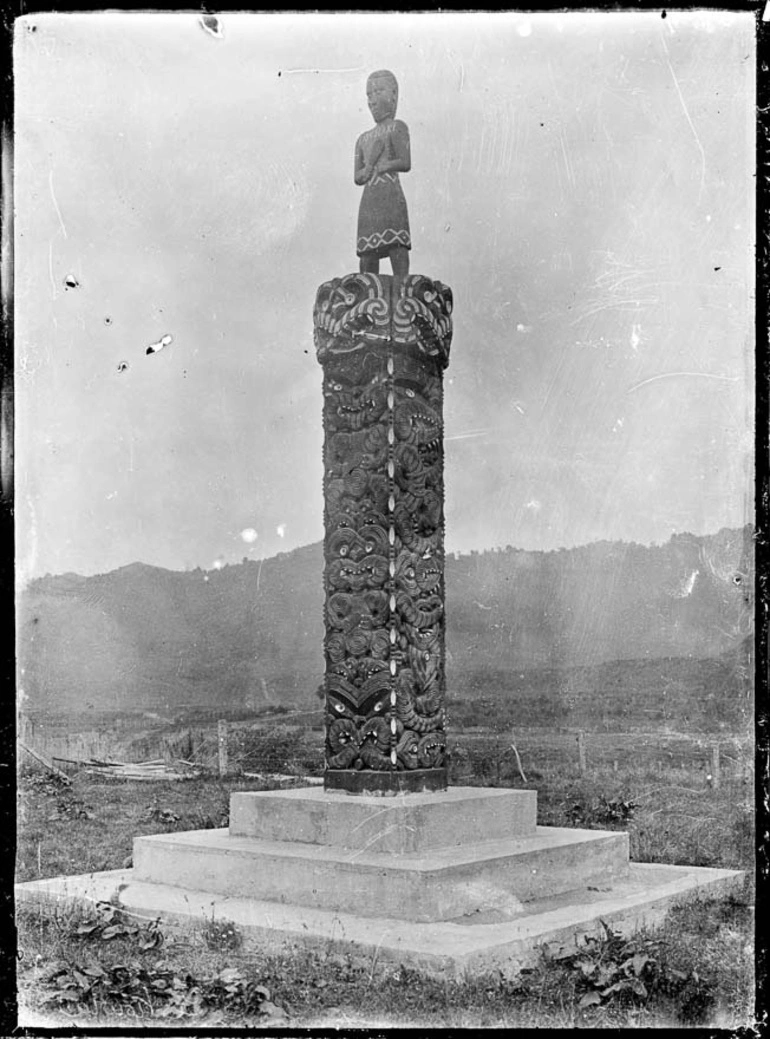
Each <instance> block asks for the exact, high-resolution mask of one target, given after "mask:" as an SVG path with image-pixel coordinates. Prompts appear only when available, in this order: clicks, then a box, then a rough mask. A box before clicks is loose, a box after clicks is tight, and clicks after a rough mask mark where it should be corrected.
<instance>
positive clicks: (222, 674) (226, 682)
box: [17, 527, 753, 711]
mask: <svg viewBox="0 0 770 1039" xmlns="http://www.w3.org/2000/svg"><path fill="white" fill-rule="evenodd" d="M322 569H323V557H322V550H321V545H320V544H315V545H309V546H306V547H304V548H300V549H296V550H295V551H293V552H289V553H284V554H281V555H278V556H276V557H274V558H272V559H266V560H263V561H261V562H258V561H244V562H243V563H240V564H237V565H232V566H225V567H223V568H222V569H221V570H213V571H208V572H205V571H203V570H200V569H197V570H193V571H187V572H176V571H169V570H163V569H160V568H158V567H151V566H146V565H144V564H142V563H134V564H132V565H130V566H126V567H122V568H121V569H119V570H115V571H112V572H110V573H107V574H99V575H95V576H93V577H81V576H78V575H77V574H64V575H60V576H46V577H44V578H40V579H38V580H36V581H33V582H32V583H31V584H30V585H29V586H28V587H27V588H26V589H25V590H24V591H23V592H22V593H21V595H20V599H19V606H18V615H17V630H18V640H17V642H18V661H19V669H20V671H19V686H20V688H21V690H22V693H21V705H22V708H23V709H25V710H30V711H38V710H52V711H89V710H94V711H103V710H125V709H136V710H140V709H143V710H153V709H169V708H170V709H177V708H179V707H180V706H181V705H184V704H188V705H204V704H206V705H211V706H214V705H221V706H223V707H233V706H237V705H242V706H249V705H251V706H255V707H256V706H259V705H264V704H268V703H272V704H296V705H298V706H306V705H308V703H310V702H312V700H313V694H314V692H315V690H316V688H317V686H318V684H319V682H320V681H321V679H322V675H323V655H322V637H323V623H322V611H323V588H322ZM446 587H447V618H448V620H447V623H448V628H447V680H448V689H449V695H450V697H451V698H455V699H459V700H462V699H464V698H467V697H469V696H478V695H479V694H478V687H479V683H480V682H484V681H487V682H490V681H491V682H493V683H495V684H496V685H497V686H498V687H499V686H501V685H502V686H504V687H505V688H506V689H510V690H511V691H513V690H514V689H515V686H516V682H515V681H514V679H515V676H516V675H517V674H519V675H523V674H524V673H525V672H529V673H530V678H531V676H532V674H533V673H534V672H538V673H539V674H540V676H541V678H542V676H543V675H546V674H548V673H549V672H554V673H556V672H559V673H561V674H564V673H567V672H572V674H573V678H574V676H575V675H579V674H580V672H579V670H575V669H580V668H589V669H591V672H592V673H594V672H596V669H597V668H601V666H603V665H609V664H612V662H617V661H633V660H636V661H639V662H644V661H654V660H661V659H674V658H691V659H697V660H708V659H716V658H720V659H722V658H723V659H731V657H730V655H731V654H732V653H735V652H737V650H738V648H739V647H740V646H741V645H742V644H743V643H744V642H745V640H746V638H747V636H748V635H749V634H750V631H751V623H752V614H753V603H752V601H751V593H752V588H753V530H752V529H751V528H750V527H746V528H744V529H742V530H721V531H719V533H717V534H714V535H710V536H705V537H696V536H694V535H690V534H679V535H675V536H674V537H672V538H671V540H670V541H669V542H667V543H666V544H665V545H661V546H652V547H643V546H641V545H636V544H626V543H623V542H598V543H595V544H591V545H587V546H584V547H581V548H574V549H569V550H566V549H565V550H559V551H555V552H525V551H521V550H517V549H513V548H507V549H505V550H500V551H490V552H480V553H475V552H472V553H471V554H470V555H462V556H451V555H450V556H448V558H447V561H446ZM725 655H727V656H725ZM639 666H641V665H639ZM636 670H637V671H638V670H639V667H637V668H636ZM596 673H598V672H596ZM540 680H541V679H538V680H537V681H538V682H539V681H540ZM574 680H576V681H577V679H574ZM536 684H537V683H536ZM562 684H563V683H562ZM579 684H580V683H579V681H578V685H579ZM578 691H579V690H578Z"/></svg>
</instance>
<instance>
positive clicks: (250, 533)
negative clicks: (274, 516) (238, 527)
mask: <svg viewBox="0 0 770 1039" xmlns="http://www.w3.org/2000/svg"><path fill="white" fill-rule="evenodd" d="M257 537H258V535H257V532H256V530H254V528H253V527H246V528H245V529H244V530H242V531H241V538H242V539H243V541H245V542H246V544H247V545H251V544H252V543H253V542H254V541H256V540H257Z"/></svg>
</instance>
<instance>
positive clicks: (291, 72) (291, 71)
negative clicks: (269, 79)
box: [281, 65, 364, 76]
mask: <svg viewBox="0 0 770 1039" xmlns="http://www.w3.org/2000/svg"><path fill="white" fill-rule="evenodd" d="M363 69H364V66H363V65H358V66H357V67H356V68H352V69H282V70H281V71H282V72H283V74H284V76H292V75H294V73H295V72H313V73H319V72H362V71H363Z"/></svg>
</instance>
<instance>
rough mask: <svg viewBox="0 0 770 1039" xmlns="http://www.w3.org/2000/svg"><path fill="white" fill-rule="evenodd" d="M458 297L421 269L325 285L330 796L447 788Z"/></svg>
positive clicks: (321, 341)
mask: <svg viewBox="0 0 770 1039" xmlns="http://www.w3.org/2000/svg"><path fill="white" fill-rule="evenodd" d="M451 313H452V293H451V290H450V289H449V288H447V286H445V285H442V284H441V283H440V282H433V281H430V280H429V279H428V278H425V277H422V276H420V275H411V276H407V277H406V278H405V279H403V278H402V279H399V282H398V283H396V285H394V280H393V278H391V277H390V276H387V275H379V274H373V273H359V274H349V275H347V276H346V277H344V278H338V279H335V280H333V281H329V282H326V283H325V284H323V285H322V286H321V287H320V288H319V290H318V294H317V297H316V304H315V310H314V327H315V344H316V352H317V356H318V360H319V362H320V363H321V365H322V366H323V372H324V381H323V394H324V409H323V420H324V502H325V510H324V523H325V540H324V555H325V569H324V587H325V593H326V604H325V617H324V620H325V628H326V636H325V641H324V651H325V660H326V673H325V692H326V772H325V779H324V786H325V788H326V789H339V790H348V791H351V792H359V793H389V792H392V793H395V792H399V791H418V790H443V789H445V788H446V749H445V748H446V738H445V735H444V696H445V676H444V664H445V652H444V632H445V619H444V446H443V418H442V413H443V384H442V378H443V371H444V368H445V367H446V366H447V364H448V363H449V347H450V343H451V338H452V323H451Z"/></svg>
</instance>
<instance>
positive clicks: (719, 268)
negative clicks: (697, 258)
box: [714, 267, 722, 271]
mask: <svg viewBox="0 0 770 1039" xmlns="http://www.w3.org/2000/svg"><path fill="white" fill-rule="evenodd" d="M714 270H715V271H721V270H722V268H721V267H715V268H714Z"/></svg>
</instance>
